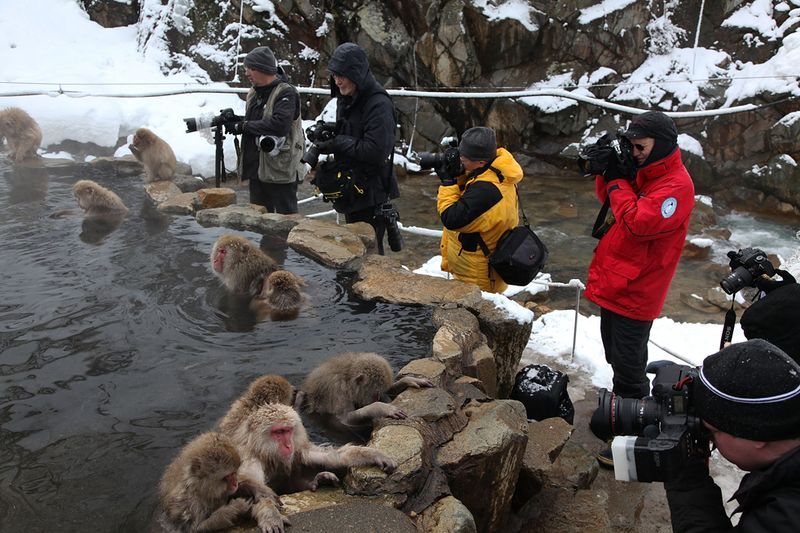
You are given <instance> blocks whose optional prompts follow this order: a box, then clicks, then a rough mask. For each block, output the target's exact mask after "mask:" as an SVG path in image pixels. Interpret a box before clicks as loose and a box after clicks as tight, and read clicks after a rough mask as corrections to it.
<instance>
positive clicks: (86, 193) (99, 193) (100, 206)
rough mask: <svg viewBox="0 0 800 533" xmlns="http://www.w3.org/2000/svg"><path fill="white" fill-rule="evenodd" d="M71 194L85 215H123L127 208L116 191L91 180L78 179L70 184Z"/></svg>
mask: <svg viewBox="0 0 800 533" xmlns="http://www.w3.org/2000/svg"><path fill="white" fill-rule="evenodd" d="M72 194H74V195H75V199H76V200H77V201H78V206H79V207H80V208H81V209H83V210H84V212H85V213H86V216H102V215H124V214H126V213H127V212H128V208H127V207H125V204H124V203H122V199H121V198H120V197H119V196H117V194H116V193H114V192H112V191H110V190H108V189H106V188H105V187H102V186H101V185H98V184H97V183H95V182H94V181H92V180H79V181H76V182H75V184H74V185H73V186H72Z"/></svg>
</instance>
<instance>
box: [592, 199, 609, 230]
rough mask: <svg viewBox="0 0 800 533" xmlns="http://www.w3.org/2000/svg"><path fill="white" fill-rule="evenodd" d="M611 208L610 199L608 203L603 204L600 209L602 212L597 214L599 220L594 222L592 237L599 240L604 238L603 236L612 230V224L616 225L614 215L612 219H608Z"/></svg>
mask: <svg viewBox="0 0 800 533" xmlns="http://www.w3.org/2000/svg"><path fill="white" fill-rule="evenodd" d="M610 206H611V202H609V200H608V198H606V201H605V202H603V206H602V207H601V208H600V212H599V213H597V218H596V219H595V221H594V226H593V227H592V237H594V238H595V239H597V240H600V239H602V238H603V235H605V234H606V233H608V230H609V229H611V226H612V224H614V218H613V213H612V216H611V219H610V220H609V219H608V208H609V207H610Z"/></svg>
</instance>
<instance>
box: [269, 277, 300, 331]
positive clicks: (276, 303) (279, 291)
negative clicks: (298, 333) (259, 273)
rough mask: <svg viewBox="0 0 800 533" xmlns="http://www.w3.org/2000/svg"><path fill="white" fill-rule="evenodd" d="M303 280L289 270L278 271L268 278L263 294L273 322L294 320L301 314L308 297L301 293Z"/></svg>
mask: <svg viewBox="0 0 800 533" xmlns="http://www.w3.org/2000/svg"><path fill="white" fill-rule="evenodd" d="M305 285H306V283H305V281H303V279H302V278H301V277H299V276H297V275H295V274H293V273H291V272H289V271H288V270H277V271H275V272H273V273H272V274H270V275H269V276H268V277H267V281H266V287H265V288H264V291H263V292H262V294H263V298H264V303H265V304H266V312H267V314H269V317H270V318H271V319H272V320H293V319H295V318H297V315H299V314H300V310H301V309H302V307H303V306H304V305H305V303H306V301H307V297H306V296H305V295H304V294H303V293H302V292H300V288H301V287H305Z"/></svg>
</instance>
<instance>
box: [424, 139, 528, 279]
mask: <svg viewBox="0 0 800 533" xmlns="http://www.w3.org/2000/svg"><path fill="white" fill-rule="evenodd" d="M493 169H494V170H493ZM475 172H476V173H477V175H465V176H459V178H458V183H457V184H455V185H447V186H445V185H442V186H440V187H439V195H438V202H437V209H438V211H439V216H440V217H441V219H442V224H444V233H443V234H442V242H441V244H440V245H439V247H440V250H441V253H442V270H444V271H446V272H450V273H451V274H453V276H454V277H455V278H456V279H458V280H461V281H464V282H467V283H474V284H476V285H478V286H479V287H480V288H481V290H484V291H488V292H503V291H504V290H505V289H506V287H508V285H506V283H505V282H504V281H503V280H502V279H501V278H500V276H499V275H497V273H496V272H495V271H494V270H493V269H490V268H489V260H488V256H489V255H490V254H491V253H492V252H493V251H494V249H495V247H496V246H497V241H498V240H499V239H500V237H501V236H502V235H503V233H505V232H506V231H507V230H510V229H512V228H515V227H516V226H517V225H519V208H518V201H517V192H516V185H517V184H518V183H519V182H520V181H522V177H523V176H522V167H520V166H519V163H517V162H516V160H515V159H514V157H513V156H512V155H511V154H510V153H509V152H508V151H507V150H506V149H505V148H498V149H497V157H496V158H495V160H494V161H492V163H491V165H490V166H489V167H486V168H485V169H479V170H477V171H475Z"/></svg>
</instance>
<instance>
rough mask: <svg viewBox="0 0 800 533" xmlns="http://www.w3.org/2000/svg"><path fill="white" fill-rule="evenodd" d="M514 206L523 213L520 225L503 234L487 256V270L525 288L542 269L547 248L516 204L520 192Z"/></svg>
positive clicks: (520, 205)
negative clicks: (489, 267)
mask: <svg viewBox="0 0 800 533" xmlns="http://www.w3.org/2000/svg"><path fill="white" fill-rule="evenodd" d="M514 189H515V190H516V192H517V202H518V203H519V208H520V211H522V221H523V223H522V225H520V226H517V227H516V228H514V229H510V230H508V231H506V232H505V233H504V234H503V235H502V237H500V240H498V241H497V247H496V248H495V249H494V252H493V253H492V254H491V255H490V256H489V266H491V267H492V268H493V269H494V270H495V272H497V274H498V275H499V276H500V277H501V278H503V281H505V282H506V283H508V284H509V285H520V286H523V285H527V284H528V283H530V282H531V281H533V278H535V277H536V275H537V274H538V273H539V272H540V271H541V270H542V268H544V265H545V263H546V262H547V257H548V255H549V252H548V250H547V246H545V244H544V243H543V242H542V240H541V239H540V238H539V237H538V236H537V235H536V233H534V232H533V230H532V229H531V228H530V224H529V223H528V219H527V217H526V216H525V211H524V210H523V209H522V203H521V202H519V189H517V188H516V186H515V187H514Z"/></svg>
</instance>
